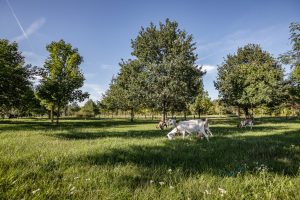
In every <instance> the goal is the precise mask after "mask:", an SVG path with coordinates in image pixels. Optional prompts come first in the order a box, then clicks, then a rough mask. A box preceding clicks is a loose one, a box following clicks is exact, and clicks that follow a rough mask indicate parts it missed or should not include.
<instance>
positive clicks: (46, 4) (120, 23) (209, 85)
mask: <svg viewBox="0 0 300 200" xmlns="http://www.w3.org/2000/svg"><path fill="white" fill-rule="evenodd" d="M299 10H300V1H299V0H282V1H276V0H273V1H268V0H265V1H259V0H257V1H256V0H252V1H250V0H249V1H246V0H235V1H230V0H227V1H225V0H224V1H221V0H219V1H217V0H210V1H201V0H198V1H191V0H182V1H172V0H152V1H150V0H149V1H145V0H140V1H137V0H136V1H134V0H128V1H125V0H110V1H109V0H107V1H100V0H99V1H96V0H94V1H92V0H90V1H89V0H86V1H74V0H60V1H59V0H52V1H40V0H26V1H24V0H0V27H1V29H0V38H6V39H9V40H12V41H13V40H15V41H17V42H18V43H19V47H20V50H21V51H22V52H23V55H24V56H25V58H26V62H27V63H28V64H33V65H37V66H42V65H43V62H44V60H45V59H46V57H47V51H46V50H45V47H46V45H47V44H49V43H50V42H51V41H56V40H60V39H64V40H65V41H66V42H68V43H71V44H72V45H73V47H76V48H78V49H79V52H80V54H81V55H82V56H83V58H84V63H83V64H82V65H81V69H82V71H83V72H84V75H85V78H86V81H85V85H84V87H83V90H84V91H88V92H89V93H90V94H91V96H90V97H91V98H92V99H94V100H99V99H100V97H101V94H102V93H103V92H105V90H106V89H107V88H108V86H109V83H110V80H111V78H112V76H113V75H114V74H117V73H118V71H119V65H118V63H119V62H120V61H121V59H122V58H123V59H128V58H132V56H131V55H130V53H131V39H134V38H135V37H136V36H137V34H138V32H139V30H140V28H141V26H144V27H145V26H148V25H149V24H150V22H153V23H155V24H158V22H159V21H164V20H165V19H166V18H169V19H171V20H176V21H177V22H178V23H179V26H180V28H181V29H184V30H186V31H187V32H188V33H189V34H192V35H193V36H194V41H195V42H196V43H197V50H196V53H197V54H198V58H199V59H198V61H197V64H198V65H203V66H204V68H205V69H206V70H207V74H206V75H205V76H204V87H205V89H206V90H207V91H208V92H209V95H210V96H211V97H212V99H215V98H217V96H218V92H217V91H216V90H215V88H214V85H213V81H214V80H215V78H216V73H217V65H220V64H221V63H222V61H223V58H224V57H226V55H227V54H229V53H234V52H235V51H236V49H237V48H238V47H241V46H243V45H245V44H248V43H259V44H260V45H261V47H262V48H263V49H264V50H267V51H269V52H270V53H271V54H272V55H273V56H275V57H276V56H278V55H279V54H281V53H284V52H286V51H287V50H289V49H290V48H291V46H290V41H289V28H288V26H289V24H290V23H291V22H296V21H298V22H299V21H300V11H299ZM286 72H287V73H288V72H289V68H288V67H287V68H286Z"/></svg>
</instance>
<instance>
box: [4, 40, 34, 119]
mask: <svg viewBox="0 0 300 200" xmlns="http://www.w3.org/2000/svg"><path fill="white" fill-rule="evenodd" d="M34 71H35V70H34V68H33V67H31V65H25V62H24V57H23V56H22V54H21V52H20V51H19V50H18V44H17V43H16V42H12V43H10V42H9V41H8V40H5V39H0V102H1V103H0V114H1V115H3V116H4V115H5V114H8V113H9V112H10V111H11V110H18V111H20V110H24V105H26V103H27V100H28V99H29V98H31V97H32V96H33V89H32V83H31V81H30V80H31V79H32V78H33V75H34Z"/></svg>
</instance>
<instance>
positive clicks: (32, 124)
mask: <svg viewBox="0 0 300 200" xmlns="http://www.w3.org/2000/svg"><path fill="white" fill-rule="evenodd" d="M156 123H157V122H156V121H152V120H139V121H134V122H130V121H129V120H126V119H124V120H123V119H122V120H102V119H97V120H73V121H70V120H66V121H61V122H59V124H58V125H56V124H55V123H53V124H51V123H50V122H49V120H45V119H44V120H41V119H37V120H34V121H25V120H24V121H23V120H5V121H1V120H0V125H4V126H0V131H20V130H22V131H23V130H45V129H51V130H74V129H80V128H109V127H118V128H120V127H130V126H135V125H141V124H153V127H154V124H156Z"/></svg>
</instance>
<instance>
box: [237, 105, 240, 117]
mask: <svg viewBox="0 0 300 200" xmlns="http://www.w3.org/2000/svg"><path fill="white" fill-rule="evenodd" d="M237 116H238V117H239V118H240V117H241V108H240V106H238V107H237Z"/></svg>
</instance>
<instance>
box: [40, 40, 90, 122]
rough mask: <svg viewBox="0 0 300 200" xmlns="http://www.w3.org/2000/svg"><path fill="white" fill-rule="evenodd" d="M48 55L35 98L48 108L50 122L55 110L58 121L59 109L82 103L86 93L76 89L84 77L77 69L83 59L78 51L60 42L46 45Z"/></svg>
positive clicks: (81, 84) (81, 83) (80, 85)
mask: <svg viewBox="0 0 300 200" xmlns="http://www.w3.org/2000/svg"><path fill="white" fill-rule="evenodd" d="M46 49H47V50H48V52H49V53H50V55H49V57H48V58H47V60H46V61H45V64H44V68H43V69H44V74H43V76H42V80H41V83H40V85H39V86H38V87H37V96H38V98H39V99H40V100H41V101H42V103H43V104H45V105H46V106H47V107H48V108H50V109H51V121H52V122H53V111H54V109H56V112H57V119H56V123H57V124H58V119H59V116H60V110H61V108H63V107H65V106H66V105H67V104H68V103H69V102H73V101H83V100H84V99H85V98H87V97H88V93H83V92H82V91H81V90H79V89H78V88H80V87H82V86H83V81H84V76H83V74H82V73H81V71H80V69H79V65H80V64H81V63H82V61H83V58H82V57H81V56H80V54H79V53H78V49H73V48H72V45H71V44H69V43H65V41H63V40H60V41H58V42H52V43H51V44H49V45H47V47H46Z"/></svg>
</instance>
